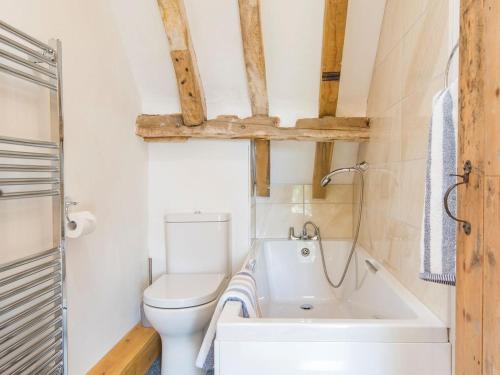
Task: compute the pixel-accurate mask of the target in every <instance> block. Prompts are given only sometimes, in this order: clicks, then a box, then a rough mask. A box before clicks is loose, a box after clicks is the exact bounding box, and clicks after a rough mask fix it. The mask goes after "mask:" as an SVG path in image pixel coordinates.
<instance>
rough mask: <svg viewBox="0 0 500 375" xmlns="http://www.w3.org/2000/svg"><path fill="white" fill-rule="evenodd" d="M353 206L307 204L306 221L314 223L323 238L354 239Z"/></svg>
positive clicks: (305, 206)
mask: <svg viewBox="0 0 500 375" xmlns="http://www.w3.org/2000/svg"><path fill="white" fill-rule="evenodd" d="M352 207H353V206H352V204H328V203H327V204H317V203H313V204H305V205H304V216H305V217H304V218H305V220H311V221H314V223H315V224H316V225H318V226H319V228H320V230H321V236H322V237H323V238H352Z"/></svg>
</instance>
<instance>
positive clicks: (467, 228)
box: [443, 160, 472, 235]
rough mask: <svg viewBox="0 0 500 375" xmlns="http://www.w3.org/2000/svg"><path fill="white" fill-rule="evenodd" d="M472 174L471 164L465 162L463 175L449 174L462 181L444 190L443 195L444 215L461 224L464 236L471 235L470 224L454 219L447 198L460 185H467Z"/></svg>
mask: <svg viewBox="0 0 500 375" xmlns="http://www.w3.org/2000/svg"><path fill="white" fill-rule="evenodd" d="M471 172H472V163H471V161H470V160H467V161H466V162H465V164H464V174H463V175H460V174H451V175H450V176H456V177H460V178H461V179H462V181H461V182H457V183H456V184H453V185H452V186H450V187H449V188H448V190H446V193H445V194H444V199H443V200H444V209H445V211H446V213H447V214H448V216H449V217H451V218H452V219H453V220H455V221H456V222H459V223H462V228H463V230H464V233H465V234H466V235H469V234H471V232H472V226H471V224H470V223H469V222H468V221H467V220H462V219H458V218H457V217H455V216H454V215H453V214H452V213H451V211H450V208H449V206H448V197H449V196H450V194H451V192H452V191H453V190H454V189H455V188H456V187H458V186H460V185H464V184H465V185H466V184H468V183H469V176H470V174H471Z"/></svg>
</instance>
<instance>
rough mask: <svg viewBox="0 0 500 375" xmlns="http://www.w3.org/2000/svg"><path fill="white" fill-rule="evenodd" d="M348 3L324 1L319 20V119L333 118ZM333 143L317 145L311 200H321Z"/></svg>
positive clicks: (324, 193) (324, 191) (339, 0)
mask: <svg viewBox="0 0 500 375" xmlns="http://www.w3.org/2000/svg"><path fill="white" fill-rule="evenodd" d="M347 2H348V0H325V13H324V20H323V53H322V58H321V84H320V94H319V117H323V116H335V115H336V112H337V101H338V93H339V83H340V70H341V66H342V52H343V50H344V35H345V27H346V20H347ZM333 146H334V145H333V143H317V144H316V153H315V157H314V173H313V187H312V189H313V198H325V196H326V189H324V188H322V187H321V185H320V181H321V178H322V177H323V176H324V175H325V174H327V173H328V172H329V170H330V165H331V163H332V158H333Z"/></svg>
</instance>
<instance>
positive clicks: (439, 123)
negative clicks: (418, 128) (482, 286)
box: [420, 81, 458, 285]
mask: <svg viewBox="0 0 500 375" xmlns="http://www.w3.org/2000/svg"><path fill="white" fill-rule="evenodd" d="M457 117H458V83H457V82H456V81H455V82H453V83H452V84H451V85H450V86H449V87H448V88H447V89H444V90H443V91H441V92H439V93H438V94H436V96H434V99H433V110H432V119H431V124H430V130H429V148H428V151H427V173H426V178H425V202H424V214H423V222H422V234H421V238H420V244H421V245H420V249H421V265H420V278H421V279H423V280H426V281H432V282H436V283H441V284H448V285H455V262H456V228H457V225H456V222H455V221H454V220H452V219H451V218H450V217H449V216H448V215H447V214H446V211H445V210H444V204H443V198H444V194H445V193H446V190H447V189H448V187H450V186H451V185H453V184H454V183H455V182H456V177H454V176H450V175H451V174H455V173H457V172H456V170H457V123H458V120H457ZM448 203H449V208H450V211H451V213H452V214H454V215H456V210H457V195H456V191H453V192H452V193H451V194H450V196H449V199H448Z"/></svg>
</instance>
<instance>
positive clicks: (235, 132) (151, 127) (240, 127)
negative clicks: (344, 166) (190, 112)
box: [136, 114, 370, 142]
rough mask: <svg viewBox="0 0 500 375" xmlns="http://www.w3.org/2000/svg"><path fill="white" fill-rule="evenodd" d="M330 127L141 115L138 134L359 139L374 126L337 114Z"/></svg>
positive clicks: (162, 138)
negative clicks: (187, 122) (192, 122)
mask: <svg viewBox="0 0 500 375" xmlns="http://www.w3.org/2000/svg"><path fill="white" fill-rule="evenodd" d="M333 119H336V120H338V122H339V126H338V127H335V126H334V121H335V120H332V123H331V127H330V128H329V129H321V128H318V127H316V128H297V127H279V126H277V125H278V124H279V119H278V118H276V117H264V116H257V117H249V118H245V119H240V118H238V117H237V116H219V117H217V118H216V119H213V120H208V121H206V122H204V123H203V124H202V125H200V126H184V123H183V119H182V115H180V114H175V115H141V116H139V117H138V118H137V124H136V134H137V135H139V136H141V137H143V138H144V140H146V141H156V142H160V141H169V140H171V139H172V138H173V139H175V140H179V139H181V140H185V139H187V138H204V139H266V140H297V141H316V142H317V141H326V142H331V141H334V140H345V141H355V142H365V141H368V139H369V137H370V129H369V128H367V127H366V126H364V125H363V124H366V121H367V120H366V118H358V117H354V118H333Z"/></svg>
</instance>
